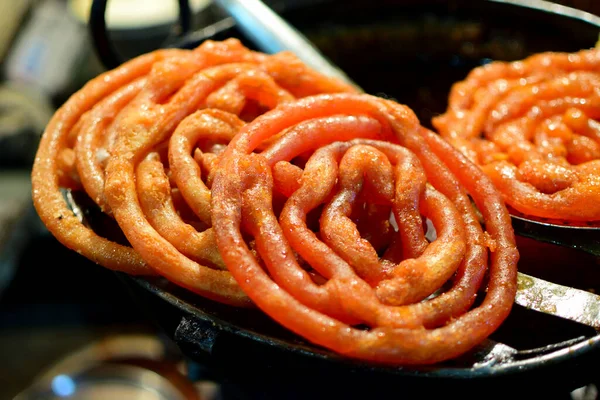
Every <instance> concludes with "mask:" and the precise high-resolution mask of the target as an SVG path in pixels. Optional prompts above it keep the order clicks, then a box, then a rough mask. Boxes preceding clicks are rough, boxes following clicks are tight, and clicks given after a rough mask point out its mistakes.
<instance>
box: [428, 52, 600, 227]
mask: <svg viewBox="0 0 600 400" xmlns="http://www.w3.org/2000/svg"><path fill="white" fill-rule="evenodd" d="M599 87H600V50H599V49H592V50H584V51H580V52H578V53H572V54H568V53H541V54H536V55H533V56H531V57H529V58H527V59H525V60H523V61H517V62H511V63H508V62H493V63H491V64H488V65H486V66H483V67H479V68H476V69H475V70H473V71H472V72H471V73H470V74H469V75H468V76H467V78H466V79H465V80H464V81H462V82H459V83H456V84H455V85H454V86H453V88H452V91H451V93H450V97H449V105H448V110H447V111H446V113H445V114H443V115H441V116H438V117H436V118H434V119H433V125H434V126H435V128H436V129H437V130H438V132H439V133H440V134H441V135H442V136H443V137H444V138H446V139H448V141H450V142H451V143H452V144H453V145H454V146H456V147H457V148H458V149H460V150H461V151H462V152H463V153H464V154H466V155H467V156H468V157H469V158H470V159H471V160H472V161H474V162H475V163H477V164H478V165H480V166H481V167H482V168H483V170H484V171H485V172H486V173H487V174H488V176H489V177H490V178H491V179H492V181H493V182H494V184H495V185H496V186H497V187H498V188H499V190H500V191H501V192H502V194H503V195H504V198H505V200H506V202H507V203H508V204H509V205H510V206H512V207H513V208H514V209H516V210H517V211H519V212H521V213H523V214H526V215H530V216H534V217H544V218H552V219H560V220H566V221H572V222H573V221H588V222H589V221H598V220H600V179H599V178H598V176H600V175H599V173H600V124H599V123H598V122H597V121H598V119H599V118H600V91H599V90H598V88H599Z"/></svg>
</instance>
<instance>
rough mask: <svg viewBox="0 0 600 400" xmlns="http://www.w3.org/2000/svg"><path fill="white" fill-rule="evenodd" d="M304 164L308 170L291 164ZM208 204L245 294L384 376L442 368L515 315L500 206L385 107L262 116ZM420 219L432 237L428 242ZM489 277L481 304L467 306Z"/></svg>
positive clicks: (362, 104) (339, 105)
mask: <svg viewBox="0 0 600 400" xmlns="http://www.w3.org/2000/svg"><path fill="white" fill-rule="evenodd" d="M273 137H275V138H276V139H275V140H272V141H271V143H270V144H269V146H268V147H266V148H265V149H264V150H262V151H260V152H257V151H256V150H257V146H258V145H259V144H261V143H264V142H265V141H268V140H269V139H271V138H273ZM307 153H308V154H309V155H310V156H308V159H307V160H306V162H305V164H304V165H298V163H294V160H296V159H297V158H298V157H301V156H302V155H305V154H307ZM280 196H284V197H287V198H286V199H285V201H284V204H283V206H282V207H281V209H280V210H275V209H274V207H273V204H274V199H275V198H276V197H280ZM471 198H472V200H473V201H474V203H475V204H476V206H477V207H478V208H479V211H480V212H481V215H483V218H484V223H485V229H486V231H485V232H484V230H483V229H482V226H481V224H480V223H479V221H478V217H477V214H476V211H475V208H474V207H473V205H472V202H471ZM211 201H212V221H213V229H214V232H215V236H216V241H217V245H218V248H219V251H220V253H221V256H222V258H223V260H224V262H225V264H226V266H227V268H228V269H229V271H230V272H231V274H232V275H233V276H234V278H235V279H236V280H237V281H238V283H239V284H240V286H241V288H242V289H243V290H244V292H246V293H247V294H248V296H249V297H250V298H251V299H252V300H253V301H254V302H255V303H256V304H257V305H258V307H259V308H261V309H262V310H263V311H264V312H266V313H267V314H268V315H270V316H271V317H272V318H274V319H275V320H276V321H278V322H279V323H281V324H282V325H284V326H285V327H287V328H288V329H290V330H292V331H294V332H296V333H297V334H299V335H301V336H303V337H304V338H306V339H308V340H309V341H311V342H313V343H316V344H319V345H322V346H324V347H327V348H329V349H332V350H334V351H336V352H338V353H341V354H344V355H347V356H350V357H355V358H360V359H366V360H372V361H377V362H383V363H389V364H431V363H435V362H439V361H443V360H447V359H449V358H453V357H456V356H458V355H460V354H462V353H464V352H465V351H467V350H469V349H471V348H472V347H474V346H475V345H476V344H478V343H479V342H481V341H482V340H483V339H484V338H486V337H487V336H488V335H489V334H491V333H492V332H493V331H494V330H495V329H496V328H497V327H498V326H499V324H500V323H501V322H502V321H503V320H504V318H505V317H506V316H507V315H508V313H509V311H510V309H511V306H512V303H513V299H514V295H515V292H516V263H517V260H518V252H517V250H516V247H515V242H514V236H513V231H512V228H511V225H510V218H509V215H508V213H507V210H506V208H505V207H504V204H503V201H502V198H501V196H500V194H499V193H498V192H497V191H496V189H495V188H494V187H493V185H492V183H491V182H490V180H489V179H488V178H486V176H485V175H484V174H483V172H481V170H480V169H478V168H477V167H476V166H475V165H474V164H472V163H471V162H470V161H468V160H467V159H466V158H465V157H464V156H462V154H460V153H459V152H458V151H457V150H456V149H454V148H453V147H452V146H450V145H449V144H448V143H446V142H445V141H443V140H442V139H441V138H440V137H439V136H438V135H436V134H434V133H432V132H430V131H428V130H426V129H424V128H423V127H421V126H420V124H419V122H418V120H417V118H416V117H415V115H414V114H413V113H412V111H411V110H410V109H408V108H406V107H404V106H401V105H399V104H396V103H393V102H391V101H387V100H382V99H379V98H376V97H372V96H368V95H357V94H338V95H335V94H332V95H318V96H312V97H308V98H306V99H302V100H298V101H295V102H292V103H286V104H282V105H280V106H278V107H277V108H275V109H273V110H272V111H270V112H267V113H265V114H264V115H262V116H260V117H258V118H256V119H255V120H254V121H252V122H251V123H249V124H247V125H245V126H244V127H243V128H241V130H240V132H239V133H238V134H237V135H236V136H235V137H234V138H233V140H232V141H231V143H230V144H229V145H228V146H227V148H226V150H225V152H224V153H223V155H222V158H221V163H220V164H219V167H218V168H217V169H216V171H215V173H214V180H213V186H212V200H211ZM315 212H316V213H317V215H318V216H319V217H318V221H317V222H316V223H315V221H314V220H312V219H311V217H310V215H311V213H315ZM390 212H392V213H393V216H394V219H395V221H396V223H397V225H398V230H397V231H396V229H395V228H394V227H393V226H391V223H390V218H389V217H390ZM424 217H426V218H427V219H429V220H430V221H432V223H433V225H434V227H435V230H436V234H437V237H436V238H435V240H433V241H431V242H430V241H429V240H428V239H427V238H426V232H425V229H424V225H423V218H424ZM365 218H369V222H368V225H370V227H371V229H368V228H367V229H365V228H364V226H365V225H364V223H361V220H364V219H365ZM361 227H362V229H363V230H362V231H361ZM245 235H250V236H251V237H252V238H253V239H254V241H255V243H256V253H258V256H259V258H257V257H256V255H255V252H253V251H252V250H253V249H251V248H250V247H249V246H248V245H247V240H246V239H245ZM488 258H489V260H490V265H489V268H488V265H487V261H488ZM486 273H487V274H488V281H487V292H486V294H485V297H484V299H483V301H482V303H481V304H480V305H479V306H477V307H473V304H474V301H475V298H476V295H477V293H478V291H479V290H480V289H481V288H482V284H483V281H484V276H485V275H486ZM448 280H450V281H451V284H450V286H449V287H445V284H446V282H447V281H448ZM430 296H431V297H430Z"/></svg>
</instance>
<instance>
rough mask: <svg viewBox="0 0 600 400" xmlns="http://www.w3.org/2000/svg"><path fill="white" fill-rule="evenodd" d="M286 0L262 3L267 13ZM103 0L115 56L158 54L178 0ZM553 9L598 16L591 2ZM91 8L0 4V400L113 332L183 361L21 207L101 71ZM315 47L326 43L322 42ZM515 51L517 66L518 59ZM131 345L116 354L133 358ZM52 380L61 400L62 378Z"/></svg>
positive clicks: (207, 8) (115, 283) (129, 303)
mask: <svg viewBox="0 0 600 400" xmlns="http://www.w3.org/2000/svg"><path fill="white" fill-rule="evenodd" d="M291 2H292V1H291V0H290V1H289V2H284V1H271V2H267V3H269V4H270V5H271V6H272V7H273V8H274V9H276V10H277V9H280V8H282V7H285V6H286V4H285V3H291ZM108 3H109V4H108V9H107V14H106V17H107V26H108V30H109V33H110V37H111V39H112V41H113V43H114V45H115V48H116V50H117V51H118V54H119V56H120V57H121V58H122V59H128V58H131V57H134V56H136V55H138V54H141V53H143V52H147V51H151V50H153V49H155V48H158V47H164V46H165V45H166V44H167V43H172V42H173V41H172V40H173V38H174V37H175V36H177V32H176V28H174V27H175V26H176V22H177V18H178V5H177V1H176V0H153V1H143V0H137V1H136V0H111V1H110V2H108ZM560 3H562V4H566V5H570V6H573V7H576V8H578V9H581V10H586V11H590V12H592V13H599V12H600V2H599V1H598V0H572V1H567V0H564V1H561V2H560ZM90 6H91V0H69V1H67V0H19V1H13V0H0V27H2V28H0V68H1V70H0V71H1V78H2V80H1V81H0V359H1V360H2V362H1V363H0V399H9V398H13V397H14V396H16V395H17V393H19V392H21V391H23V390H25V389H26V388H27V387H28V386H30V385H31V384H32V383H33V382H34V381H36V379H40V376H42V375H43V374H44V373H45V372H47V370H48V368H50V367H52V366H55V365H56V363H57V362H59V361H60V360H63V359H64V357H66V356H68V355H72V354H74V352H75V351H78V350H80V349H82V348H83V347H85V346H90V345H91V344H92V345H93V344H97V343H103V346H104V351H105V352H108V353H110V351H113V350H114V351H119V349H122V348H123V346H124V345H123V343H121V344H119V343H117V344H114V343H113V344H111V345H110V346H109V345H107V344H106V342H97V341H98V340H101V339H102V340H106V338H107V337H112V336H111V335H112V334H116V333H118V334H124V333H128V334H130V336H129V338H130V339H131V340H134V341H135V343H137V344H139V345H140V348H141V349H142V350H140V351H148V352H150V353H152V354H154V355H155V356H156V354H162V355H164V354H169V357H171V358H172V359H173V360H176V361H177V362H179V361H181V360H180V359H178V356H177V349H175V348H172V347H169V346H170V345H169V341H168V340H167V339H165V338H163V337H162V336H161V332H160V330H158V329H157V328H156V327H155V325H154V324H153V323H152V322H151V319H150V318H149V317H148V316H147V315H146V314H145V313H144V311H143V308H142V307H138V306H137V305H136V304H135V302H134V301H133V300H132V297H131V296H130V294H129V293H128V291H127V289H126V286H124V285H123V284H122V283H121V282H120V281H119V279H118V277H117V276H116V275H115V274H113V273H111V272H109V271H106V270H104V269H103V268H101V267H99V266H96V265H94V264H92V263H90V262H89V261H87V260H86V259H84V258H82V257H81V256H79V255H78V254H76V253H75V252H72V251H69V250H67V249H66V248H64V247H62V246H61V245H60V244H59V243H58V242H57V241H56V240H55V239H54V238H53V237H52V236H51V235H49V234H48V232H47V231H46V230H45V229H44V228H43V226H42V224H41V223H40V221H39V220H38V219H37V216H36V214H35V211H34V210H33V208H32V205H31V187H30V177H29V174H30V170H31V165H32V162H33V158H34V156H35V151H36V148H37V143H38V141H39V138H40V135H41V133H42V131H43V129H44V127H45V125H46V123H47V122H48V120H49V118H50V117H51V116H52V114H53V112H54V111H55V110H56V109H57V108H58V107H60V105H61V104H62V103H63V102H64V101H65V100H66V99H67V98H68V97H69V96H70V95H71V94H72V93H74V92H75V91H76V90H77V89H79V88H80V87H81V86H82V85H83V84H84V83H85V82H86V81H87V80H89V79H90V78H92V77H94V76H96V75H97V74H99V73H101V72H102V71H104V70H105V67H104V65H103V63H102V62H100V60H99V58H98V56H97V54H96V52H95V49H94V46H93V43H92V40H91V37H90V34H89V29H88V17H89V11H90ZM190 7H191V11H192V16H193V18H192V28H193V29H195V30H202V29H205V28H206V27H211V26H213V24H215V23H218V22H219V21H223V20H224V19H225V16H224V15H223V14H222V12H220V11H219V10H218V9H216V8H215V7H214V5H212V4H211V3H210V0H194V1H190ZM367 34H368V32H367ZM365 35H366V34H365ZM363 36H364V35H363ZM317 38H318V37H317ZM317 44H318V45H319V46H322V48H324V49H327V48H330V49H331V47H332V46H333V45H332V43H330V42H328V41H327V40H322V41H321V42H318V41H317ZM328 46H329V47H328ZM513 50H514V49H513ZM514 51H515V54H514V57H515V58H517V57H519V56H521V55H522V54H521V53H519V51H518V49H517V50H514ZM328 55H332V54H328ZM357 68H358V67H357ZM352 72H353V73H355V76H358V75H359V72H360V71H358V70H356V71H352ZM351 75H352V74H351ZM387 82H388V86H385V87H383V86H378V85H379V83H378V82H374V81H373V82H370V81H365V82H359V83H361V84H364V87H365V88H366V89H367V91H368V92H372V93H374V94H378V93H382V92H383V93H385V94H387V95H389V96H396V97H398V96H401V94H400V92H397V91H395V90H394V88H393V87H392V86H391V85H393V83H390V82H392V80H389V79H388V81H387ZM422 95H423V96H425V97H427V96H431V94H427V93H425V94H422ZM425 116H427V115H425ZM140 338H141V339H140ZM138 339H139V340H138ZM153 339H156V340H157V341H156V340H153ZM111 343H112V342H111ZM132 343H133V342H132ZM132 343H129V342H128V344H127V345H126V346H124V347H125V348H128V349H130V351H131V349H132V348H135V345H134V344H132ZM111 346H113V347H111ZM157 346H158V347H160V349H158V347H157ZM164 346H166V347H164ZM163 347H164V348H163ZM107 349H109V350H107ZM94 351H95V350H90V352H88V353H86V354H85V355H82V357H83V356H90V354H92V355H97V354H96V353H94ZM157 357H158V356H157ZM177 368H179V370H180V371H182V370H181V368H183V367H182V366H181V364H177ZM183 372H185V371H183ZM40 374H42V375H40ZM53 383H54V384H55V386H56V385H57V386H56V387H57V388H58V389H57V390H59V392H60V393H63V394H65V393H66V395H65V396H66V397H68V394H69V387H70V386H69V382H68V381H65V380H62V381H56V380H55V381H54V382H53ZM209 386H210V385H209ZM209 386H204V387H201V388H199V389H200V390H204V393H205V396H210V393H212V392H210V390H211V388H210V387H209ZM61 390H62V392H61ZM65 396H63V397H65ZM59 397H60V396H59ZM105 398H109V397H105ZM131 398H133V397H131ZM149 398H155V397H149Z"/></svg>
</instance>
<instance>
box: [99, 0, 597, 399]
mask: <svg viewBox="0 0 600 400" xmlns="http://www.w3.org/2000/svg"><path fill="white" fill-rule="evenodd" d="M521 3H526V1H523V2H521ZM278 4H279V7H276V9H277V10H278V11H279V12H280V13H281V15H282V16H283V17H284V18H285V19H287V20H288V21H289V22H290V23H291V24H293V25H294V26H296V27H297V28H298V29H299V30H300V31H302V32H303V33H304V34H305V35H306V36H307V37H308V38H309V39H310V40H311V41H312V42H313V43H314V44H316V46H317V47H318V48H319V49H320V50H321V51H322V52H323V53H325V54H326V55H327V56H328V57H329V58H330V59H331V60H332V62H333V63H334V64H336V65H337V66H339V67H340V68H341V69H342V70H344V71H345V72H346V73H347V74H348V75H349V76H350V77H351V78H352V79H353V80H354V81H355V82H357V83H358V84H359V85H360V86H361V87H362V88H363V89H364V90H365V91H366V92H369V93H373V94H379V95H383V96H388V97H392V98H395V99H396V100H398V101H399V102H401V103H404V104H407V105H409V106H410V107H411V108H413V109H414V110H415V112H416V113H417V115H418V116H419V117H420V119H421V121H422V122H423V123H424V124H425V125H429V121H430V119H431V117H432V116H433V115H435V114H437V113H440V112H443V111H444V110H445V107H446V97H447V94H448V92H449V89H450V86H451V84H452V83H453V82H455V81H458V80H461V79H462V78H464V76H465V75H466V74H467V72H468V71H470V70H471V69H472V68H474V67H476V66H478V65H481V64H482V63H486V62H489V60H491V59H495V60H517V59H522V58H524V57H526V56H527V55H529V54H531V53H535V52H541V51H547V50H556V51H577V50H579V49H581V48H585V47H591V46H593V45H594V43H595V42H596V40H597V39H598V33H599V31H600V30H599V27H598V26H597V25H594V24H592V23H590V22H589V21H585V20H582V19H578V18H574V17H570V16H565V15H564V14H562V13H561V11H562V10H561V9H560V8H559V9H550V8H549V9H547V10H535V9H531V8H528V7H523V6H522V5H518V4H517V5H510V4H499V3H494V2H488V1H477V2H475V1H404V2H401V1H395V2H394V1H386V0H381V1H377V0H371V1H369V2H364V1H347V2H342V1H325V0H312V1H309V0H305V1H297V2H291V1H290V2H284V3H278ZM231 36H234V37H239V38H241V39H242V40H243V41H245V43H246V44H247V45H248V46H250V47H252V46H253V43H251V42H250V41H249V40H248V39H247V38H245V37H244V35H242V34H241V32H240V31H239V30H237V29H236V27H235V25H234V24H233V23H232V22H231V21H230V20H225V21H222V22H220V23H219V24H217V25H215V26H214V27H211V28H210V29H208V30H204V31H198V32H194V33H192V34H190V35H188V36H183V37H182V38H179V39H178V42H176V43H175V44H174V45H177V46H178V47H194V46H196V45H198V44H199V42H201V41H202V40H205V39H215V40H222V39H224V38H227V37H231ZM93 215H94V213H93V212H90V213H89V215H88V216H89V217H91V218H89V219H90V221H93V220H94V217H93ZM519 240H520V249H521V252H522V259H523V261H522V262H521V263H520V265H519V267H520V269H521V271H524V272H528V271H532V273H533V272H534V273H536V276H540V277H547V276H552V277H553V279H554V281H556V282H557V283H564V284H568V285H570V286H574V287H579V288H581V289H590V288H591V289H595V290H596V291H599V290H600V272H598V269H597V268H598V266H597V262H596V259H595V258H594V257H591V256H589V255H585V254H580V253H578V252H576V251H571V250H568V249H562V248H560V249H556V248H553V247H550V246H549V245H543V244H540V243H538V242H533V241H528V240H527V239H524V238H520V239H519ZM542 253H543V254H544V255H545V257H539V256H538V254H542ZM549 254H556V257H548V255H549ZM541 266H543V268H541ZM565 269H568V274H567V273H566V272H565ZM120 276H121V277H122V279H123V281H124V282H125V283H126V284H127V285H128V287H130V288H131V290H132V291H133V292H134V294H135V297H136V298H137V299H139V300H140V302H141V304H142V306H143V307H144V308H146V309H148V310H149V311H150V312H151V314H152V315H153V316H154V318H155V319H156V321H157V322H158V323H159V324H160V325H161V326H162V327H163V328H164V329H165V331H166V332H167V333H168V334H169V335H170V336H171V337H173V339H174V340H175V341H176V342H177V343H178V344H179V346H180V347H181V348H182V350H183V351H184V353H185V354H186V355H187V356H188V357H190V359H192V360H195V361H199V362H200V363H201V364H203V365H208V366H210V370H211V371H212V373H213V374H215V375H216V377H217V378H218V379H220V380H222V381H223V380H224V381H232V382H235V383H237V384H241V385H243V386H244V387H245V388H246V389H247V390H249V391H254V392H256V393H264V392H265V387H268V388H269V391H270V393H271V397H268V398H277V397H278V393H279V398H281V396H282V393H283V392H285V393H286V395H285V398H289V396H290V393H291V392H294V393H296V394H297V395H298V398H306V397H307V396H310V397H313V398H319V397H327V396H330V395H331V393H334V392H335V393H337V392H336V391H337V390H343V391H344V396H345V397H352V398H355V397H356V398H358V397H365V396H367V395H369V396H370V397H371V396H372V395H373V393H375V392H378V393H382V394H383V393H387V394H388V395H389V394H396V395H401V394H403V393H407V392H406V390H409V389H411V388H412V389H417V390H419V391H420V392H419V395H424V394H431V395H433V394H440V393H443V394H448V392H449V391H453V390H456V391H457V392H460V393H461V394H462V395H463V396H466V395H474V394H477V393H481V392H479V391H480V390H481V389H482V388H483V389H485V388H487V390H488V391H489V392H490V393H492V394H500V393H504V392H505V393H510V394H511V395H512V396H515V395H517V397H520V396H518V394H521V395H524V394H525V393H527V394H532V393H534V394H536V395H538V396H542V395H545V396H546V397H545V398H549V397H550V398H554V397H555V396H553V395H556V394H557V393H558V394H560V395H563V394H564V393H565V392H564V391H565V390H572V389H575V388H576V387H578V386H581V385H584V384H587V383H590V382H592V381H600V371H598V368H597V367H596V365H597V363H598V361H600V336H598V333H597V332H596V331H595V330H593V329H591V328H589V327H586V326H583V325H580V324H577V323H573V322H569V321H566V320H562V319H559V318H553V317H551V316H548V315H544V314H540V313H536V312H533V311H530V310H527V309H524V308H522V307H519V306H515V308H514V310H513V312H512V313H511V316H510V317H509V318H508V320H507V321H506V322H505V324H504V325H503V326H502V327H501V328H500V329H499V330H498V331H497V332H496V333H495V334H494V335H493V336H492V337H491V338H490V339H492V341H490V342H486V343H484V344H483V345H482V346H481V347H480V348H478V349H475V351H473V352H472V353H469V354H467V355H465V356H464V357H462V358H461V359H459V360H454V361H452V362H447V363H444V364H443V365H437V366H434V367H426V368H388V367H379V366H374V365H368V364H363V363H359V362H354V361H350V360H347V359H344V358H342V357H340V356H337V355H335V354H332V353H330V352H328V351H325V350H322V349H320V348H317V347H316V346H313V345H310V344H308V343H306V342H305V341H303V340H302V339H300V338H298V337H296V336H295V335H293V334H291V333H289V332H288V331H287V330H285V329H283V328H282V327H280V326H279V325H277V324H276V323H274V322H273V321H271V320H270V319H269V318H267V317H266V316H264V315H263V314H262V313H260V312H259V311H256V310H239V309H233V308H230V307H227V306H223V305H221V304H216V303H214V302H211V301H209V300H205V299H202V298H199V297H198V296H195V295H193V294H190V293H189V292H186V291H185V290H183V289H180V288H178V287H175V286H174V285H172V284H170V283H168V282H165V281H163V280H148V279H140V278H131V277H129V276H126V275H120ZM561 280H563V282H560V281H561ZM498 343H504V344H506V345H507V346H508V347H504V346H502V345H499V344H498ZM317 386H319V389H316V387H317ZM290 388H293V390H292V391H290ZM515 391H516V392H515ZM483 396H484V395H482V397H483ZM266 398H267V397H266ZM294 398H295V397H294ZM371 398H372V397H371Z"/></svg>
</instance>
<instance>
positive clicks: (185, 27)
mask: <svg viewBox="0 0 600 400" xmlns="http://www.w3.org/2000/svg"><path fill="white" fill-rule="evenodd" d="M177 1H178V3H179V27H180V32H179V34H180V35H183V34H185V33H187V32H189V31H190V29H191V20H192V18H191V14H192V12H191V9H190V4H189V0H177ZM107 3H108V0H93V1H92V6H91V9H90V18H89V22H88V27H89V29H90V35H91V37H92V42H93V44H94V48H95V49H96V53H97V55H98V58H99V59H100V62H102V64H103V65H104V67H106V68H107V69H113V68H116V67H118V66H119V65H121V64H122V63H123V61H124V60H123V59H122V58H121V57H120V56H119V54H118V52H117V51H116V49H115V48H114V46H113V44H112V42H111V41H110V38H109V37H108V30H107V28H106V6H107Z"/></svg>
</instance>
